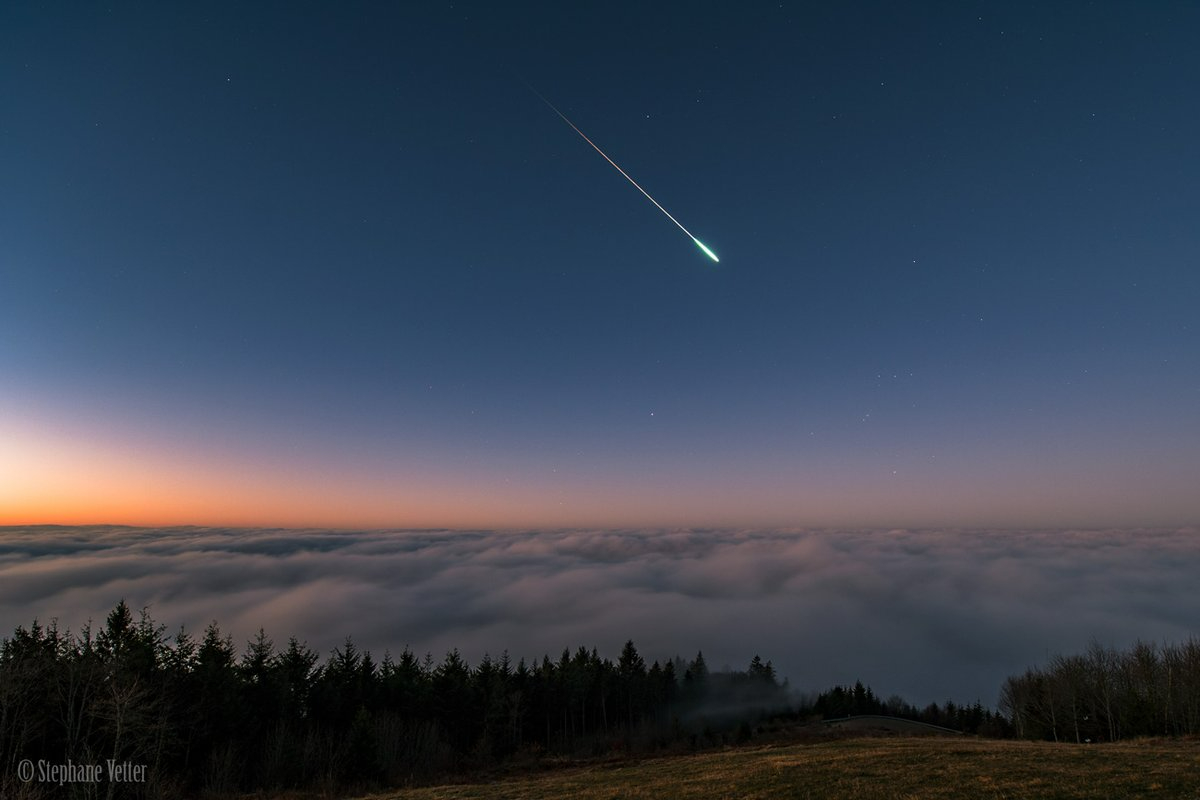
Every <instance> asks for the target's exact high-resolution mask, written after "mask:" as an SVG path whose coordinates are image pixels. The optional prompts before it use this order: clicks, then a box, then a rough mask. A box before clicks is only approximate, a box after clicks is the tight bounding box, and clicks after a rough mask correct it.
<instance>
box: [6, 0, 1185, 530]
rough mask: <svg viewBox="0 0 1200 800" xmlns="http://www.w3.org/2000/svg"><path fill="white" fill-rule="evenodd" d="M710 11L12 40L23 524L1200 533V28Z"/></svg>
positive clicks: (174, 27)
mask: <svg viewBox="0 0 1200 800" xmlns="http://www.w3.org/2000/svg"><path fill="white" fill-rule="evenodd" d="M697 8H698V7H697V6H695V5H694V4H665V5H661V6H658V7H654V8H648V7H643V6H642V5H641V4H628V5H615V6H614V5H613V4H609V3H605V4H574V3H572V4H543V5H538V4H529V3H525V4H520V5H517V6H508V7H504V6H500V5H496V4H463V3H457V2H456V3H454V4H453V5H451V4H446V3H438V4H404V5H400V6H385V5H384V4H348V3H340V4H300V3H278V4H253V6H252V7H246V6H244V5H240V4H223V5H214V4H205V5H203V6H179V5H176V4H114V6H113V7H112V8H105V7H101V6H96V5H92V4H62V5H58V6H48V5H46V4H34V3H10V4H6V5H5V6H4V8H3V9H2V10H0V98H2V99H3V108H2V110H0V183H2V185H3V187H4V191H3V192H2V193H0V436H4V437H6V438H7V439H8V440H9V442H10V443H13V444H12V445H11V446H10V447H9V448H8V453H6V454H0V477H3V478H5V479H6V480H7V481H8V484H9V486H10V489H9V491H8V493H7V497H0V501H2V504H0V522H3V521H8V522H17V523H27V522H70V521H76V522H82V521H89V522H151V523H166V522H184V523H187V522H195V523H250V524H259V523H264V524H301V525H307V524H331V525H384V524H386V525H408V524H422V525H423V524H436V525H488V526H504V525H510V524H511V525H575V524H581V525H640V524H688V525H706V524H714V525H715V524H721V525H724V524H781V525H807V524H856V525H857V524H862V525H877V524H878V525H890V524H902V525H909V524H954V525H973V524H978V525H1004V524H1017V525H1043V524H1044V525H1055V524H1100V525H1107V524H1114V525H1126V524H1149V525H1157V524H1180V523H1187V522H1195V521H1196V520H1197V518H1198V517H1200V500H1197V499H1196V496H1195V492H1194V487H1195V483H1196V477H1197V475H1198V474H1200V414H1198V405H1200V332H1198V330H1197V326H1196V324H1195V317H1196V312H1195V308H1196V305H1197V296H1198V292H1200V276H1198V273H1197V269H1196V267H1197V253H1198V252H1200V226H1198V225H1197V224H1196V220H1197V219H1198V218H1200V159H1197V157H1196V147H1195V144H1194V143H1195V142H1196V141H1200V110H1198V108H1200V106H1198V104H1197V103H1196V101H1195V85H1196V78H1197V76H1200V50H1198V49H1197V48H1196V47H1195V43H1194V34H1195V31H1196V30H1200V10H1198V9H1197V8H1196V7H1195V6H1194V5H1190V4H1184V3H1179V4H1170V3H1154V4H1136V3H1123V4H1119V3H1095V4H1083V3H1072V4H1052V5H1049V6H1043V7H1039V6H1034V5H1017V4H1012V3H970V4H965V3H942V4H927V5H924V6H921V7H915V8H914V7H901V6H899V5H897V4H892V3H876V4H867V3H860V4H811V5H805V4H794V3H782V4H780V3H769V4H757V5H754V6H752V7H749V8H746V7H740V4H739V5H738V6H735V5H734V4H729V6H728V7H727V8H718V7H713V8H704V9H702V10H697ZM523 80H526V81H528V82H529V83H530V84H532V85H533V86H535V87H536V88H537V89H538V91H540V92H542V93H543V94H545V95H546V96H547V97H548V98H549V99H550V100H551V101H552V102H554V103H555V105H557V106H558V107H559V108H560V109H561V110H562V111H563V113H565V114H566V115H567V116H568V117H570V118H571V120H572V121H573V122H574V123H575V124H576V125H577V126H579V128H580V129H581V130H582V131H583V132H584V133H586V134H587V135H588V136H589V137H591V138H592V139H593V140H594V141H595V142H596V144H597V145H599V146H600V147H601V148H603V149H604V150H605V152H607V153H608V154H609V155H610V156H611V157H612V158H613V159H614V160H615V161H616V162H617V163H619V164H620V165H621V166H622V167H623V168H624V169H625V170H626V171H628V172H629V174H630V175H631V176H633V178H634V179H635V180H637V181H638V182H639V183H640V184H641V185H642V186H643V187H645V188H646V190H647V191H649V192H650V193H651V194H652V195H654V197H655V198H656V199H657V200H658V201H659V202H660V203H662V204H663V206H665V207H666V209H667V210H668V211H670V212H671V214H673V215H675V216H676V217H677V218H678V219H679V220H680V222H682V223H683V224H684V225H686V226H687V227H688V228H689V229H690V230H691V231H692V232H693V233H694V234H695V235H696V236H697V237H699V238H700V239H702V240H704V241H705V242H706V243H707V244H709V245H710V246H711V247H712V248H713V249H714V250H716V252H717V253H718V254H720V256H721V263H720V264H713V263H711V262H709V261H708V259H706V258H705V257H704V256H703V254H702V253H700V252H699V250H698V249H697V248H696V247H695V246H694V245H693V244H692V243H691V242H690V241H689V240H688V239H687V238H686V237H685V236H684V235H683V234H682V233H681V232H680V231H679V230H678V229H677V228H676V227H675V226H674V225H672V224H671V222H670V221H669V220H667V219H666V218H665V217H664V216H663V215H662V214H660V213H659V212H658V210H657V209H655V208H654V207H653V206H652V205H651V204H650V203H649V202H647V201H646V200H645V199H644V198H643V197H642V196H641V195H639V194H638V193H637V191H636V190H635V189H634V188H633V187H632V186H630V185H629V184H628V183H627V182H626V181H625V180H624V179H623V178H622V177H621V176H620V175H619V174H618V173H617V172H616V171H615V170H613V169H612V168H611V167H610V166H609V165H608V164H606V163H605V162H604V160H603V159H601V158H600V157H599V156H598V155H597V154H596V153H595V152H594V151H593V150H592V149H591V148H589V147H588V146H587V144H586V143H585V142H584V141H582V140H581V139H580V138H579V137H578V136H576V134H575V133H574V132H572V131H571V129H570V128H569V127H567V126H566V125H565V124H563V122H562V121H561V120H559V119H558V118H557V117H556V116H555V115H554V114H553V112H551V111H550V110H549V109H547V108H546V106H545V105H543V104H542V103H541V102H540V101H539V100H538V98H537V97H536V96H535V95H534V94H533V93H532V92H530V91H529V89H528V88H526V86H525V85H524V84H523V83H522V81H523ZM12 487H15V488H12ZM3 506H8V509H7V510H6V509H4V508H3Z"/></svg>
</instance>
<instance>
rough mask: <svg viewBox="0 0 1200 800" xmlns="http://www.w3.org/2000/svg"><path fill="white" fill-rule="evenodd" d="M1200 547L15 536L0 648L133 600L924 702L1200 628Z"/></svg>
mask: <svg viewBox="0 0 1200 800" xmlns="http://www.w3.org/2000/svg"><path fill="white" fill-rule="evenodd" d="M1198 536H1200V531H1198V530H1197V529H1194V528H1186V529H1178V530H1134V531H1121V530H1107V531H1071V530H1058V531H947V530H938V531H925V530H891V531H883V530H878V531H803V530H801V531H753V530H737V531H732V530H677V531H520V532H510V531H469V532H462V531H369V532H358V531H355V532H338V531H296V530H240V529H215V528H172V529H144V528H116V527H70V528H58V527H16V528H0V632H2V633H3V634H4V635H8V634H10V633H11V631H12V630H13V628H14V627H15V626H17V625H28V624H29V623H30V622H31V621H32V620H33V618H34V617H37V618H39V619H41V620H42V621H48V620H50V619H52V618H57V619H58V620H59V624H60V626H62V627H70V628H72V629H73V630H78V629H79V627H80V626H81V625H82V624H83V623H85V622H86V621H87V620H88V619H92V620H94V621H95V623H96V624H99V623H101V622H102V621H103V617H104V615H105V614H106V613H107V612H108V610H110V609H111V608H112V606H113V605H115V603H116V602H117V601H118V600H120V599H121V598H125V599H127V600H128V602H129V603H130V604H131V605H132V606H134V607H135V608H141V607H147V606H148V607H149V609H150V612H151V614H152V615H153V617H154V618H155V619H156V620H157V621H159V622H162V623H165V624H167V625H169V626H172V627H175V626H178V625H180V624H182V625H186V626H187V627H188V628H189V629H190V630H192V631H195V632H198V631H199V630H200V629H202V628H203V626H204V625H206V624H207V623H208V622H209V621H211V620H214V619H215V620H217V621H218V622H219V623H220V625H221V627H222V629H223V630H224V631H226V632H229V633H232V634H233V635H234V637H235V640H236V641H238V642H239V644H240V643H242V642H245V640H247V639H248V638H249V637H250V636H251V635H253V633H254V632H255V631H257V629H258V628H259V627H264V628H266V630H267V633H268V634H270V635H271V636H272V637H273V638H274V639H275V640H276V641H277V642H283V641H286V638H287V637H288V636H291V635H295V636H296V637H297V638H300V639H302V640H306V641H307V642H308V643H309V645H310V646H312V647H314V648H315V649H318V650H319V651H321V652H322V654H324V653H327V652H328V651H329V650H330V649H331V648H333V647H335V646H337V645H338V644H340V643H341V641H342V640H343V639H344V638H345V637H346V636H347V635H351V636H353V637H354V639H355V641H356V642H357V643H358V644H359V645H361V646H363V647H367V648H369V649H371V650H372V651H373V652H375V653H377V654H379V655H382V652H383V651H384V650H385V649H390V650H392V651H393V652H396V651H399V650H400V649H401V648H403V647H404V646H405V645H409V646H411V647H412V648H413V649H414V650H416V651H417V652H420V653H424V652H426V651H429V652H432V653H433V655H434V657H435V658H440V657H441V655H442V654H443V653H444V652H445V651H446V650H448V649H449V648H451V647H458V648H460V649H461V650H462V651H463V652H464V654H465V655H466V656H467V657H468V658H469V659H470V660H472V662H474V661H475V660H476V659H478V658H479V657H480V656H481V655H482V654H483V653H484V652H491V653H492V654H498V653H499V651H501V650H503V649H505V648H507V649H508V650H509V651H510V652H511V654H512V655H513V656H514V658H516V657H522V656H523V657H527V658H533V657H540V656H541V655H542V654H544V653H549V654H551V655H552V656H556V655H557V654H558V653H559V652H560V651H561V650H562V648H564V647H570V648H572V649H574V648H575V647H577V646H578V645H580V644H583V645H587V646H589V647H591V646H593V645H594V646H597V647H598V648H599V649H600V651H601V653H602V654H604V655H607V656H610V657H615V656H616V655H617V653H618V652H619V650H620V647H621V645H622V644H623V642H624V641H625V640H626V639H628V638H632V639H633V640H634V641H635V642H636V643H637V645H638V647H639V649H640V650H641V651H642V653H643V655H645V656H646V657H647V658H648V659H656V658H657V659H662V658H667V657H671V656H674V655H682V656H685V657H691V656H693V655H694V654H695V652H696V651H697V650H703V651H704V653H705V657H706V659H707V660H708V662H709V664H710V665H712V666H714V667H720V666H722V665H726V664H728V665H731V666H735V667H739V668H744V666H745V665H746V663H748V662H749V660H750V658H751V657H752V656H753V655H755V654H761V655H762V657H763V658H764V659H766V658H770V659H772V660H774V662H775V664H776V665H777V667H778V668H779V671H780V673H781V674H783V675H786V676H788V677H789V678H790V680H791V682H792V684H793V686H796V687H797V688H801V689H808V688H823V687H825V686H827V685H829V684H832V683H838V682H852V681H854V680H856V679H862V680H863V681H864V682H867V683H870V684H871V685H872V686H873V687H874V688H875V689H876V691H877V692H879V693H881V694H883V695H885V696H886V695H888V694H892V693H899V694H902V695H904V696H905V697H906V699H909V700H910V701H913V702H918V703H923V702H929V701H933V700H939V701H940V700H944V699H946V697H953V698H954V699H956V700H959V701H968V702H969V701H974V700H975V699H976V698H978V699H981V700H982V701H983V702H985V703H994V702H995V699H996V694H997V691H998V689H999V685H1000V682H1001V681H1002V680H1003V678H1004V677H1005V676H1006V675H1008V674H1011V673H1013V672H1016V671H1019V670H1023V669H1024V667H1025V666H1027V665H1029V664H1032V663H1037V662H1040V661H1042V660H1044V659H1045V657H1046V656H1047V654H1052V653H1054V652H1059V651H1065V652H1070V651H1075V650H1078V649H1081V648H1083V647H1084V646H1086V644H1087V642H1088V640H1089V639H1090V638H1092V637H1095V638H1097V639H1099V640H1100V641H1101V642H1103V643H1106V644H1108V643H1111V644H1116V645H1119V646H1120V645H1125V644H1128V643H1129V642H1131V641H1132V640H1133V639H1135V638H1138V637H1141V638H1147V639H1163V638H1169V639H1180V638H1183V637H1186V636H1189V635H1196V634H1198V633H1200V628H1198V627H1197V625H1198V623H1197V622H1196V620H1197V619H1200V595H1198V594H1197V593H1196V592H1195V591H1193V590H1192V588H1191V587H1192V586H1193V585H1194V576H1195V575H1197V574H1200V548H1198V547H1197V546H1196V544H1197V539H1198Z"/></svg>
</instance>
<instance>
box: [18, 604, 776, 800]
mask: <svg viewBox="0 0 1200 800" xmlns="http://www.w3.org/2000/svg"><path fill="white" fill-rule="evenodd" d="M789 698H790V693H789V691H788V689H787V687H786V685H784V684H781V683H780V682H779V681H778V680H777V678H776V675H775V671H774V667H773V666H772V664H771V662H769V661H766V662H764V661H763V660H762V659H760V658H759V657H758V656H755V657H754V659H753V660H752V661H751V663H750V665H749V667H748V669H746V670H745V671H729V672H712V671H710V670H709V668H708V665H707V664H706V663H705V660H704V656H703V654H701V653H697V654H696V656H695V658H693V659H691V660H690V661H685V660H683V659H671V660H667V661H664V662H659V661H654V662H652V663H650V664H647V663H646V661H645V659H644V658H643V656H642V655H641V654H640V653H639V652H638V650H637V648H636V647H635V646H634V644H633V642H627V643H626V644H625V646H624V648H623V649H622V651H621V653H620V656H619V657H618V659H617V660H616V661H613V660H611V659H607V658H601V657H600V656H599V654H598V653H597V651H596V650H595V649H591V650H589V649H587V648H585V647H580V648H578V649H577V650H575V651H574V652H572V651H570V650H563V652H562V653H561V655H560V656H559V657H558V658H557V659H553V658H551V657H549V656H545V657H543V658H542V659H541V660H540V661H534V662H526V661H525V660H519V661H517V662H516V663H514V662H513V661H512V659H511V658H510V657H509V656H508V654H507V653H502V654H501V655H500V656H499V657H498V658H497V657H492V656H484V657H483V659H482V660H481V661H480V662H479V663H478V664H476V665H474V666H472V665H470V664H468V663H467V662H466V660H465V659H464V658H463V657H462V655H461V654H460V653H459V652H458V651H457V650H452V651H451V652H449V653H447V654H446V655H445V657H444V658H443V659H442V660H441V661H440V662H435V661H434V659H433V658H432V657H431V656H428V655H427V656H424V657H418V656H417V655H416V654H414V653H413V652H412V651H411V650H408V649H405V650H404V651H403V652H402V653H400V654H399V655H398V656H396V657H392V656H391V655H385V656H384V657H383V659H382V660H377V659H376V658H375V656H373V655H372V654H371V653H370V652H367V651H365V650H361V649H359V648H358V647H357V646H356V645H355V644H354V642H353V641H351V640H349V639H347V640H346V641H345V643H344V644H343V645H342V646H341V647H338V648H335V649H334V650H333V652H332V653H331V654H330V655H329V657H328V658H327V659H326V660H325V661H324V662H323V663H322V662H321V660H320V659H319V657H318V655H317V654H316V653H315V652H313V651H312V650H310V649H309V648H307V647H306V646H305V645H304V644H302V643H300V642H299V641H297V640H296V639H294V638H293V639H289V640H288V641H287V643H286V644H284V645H281V646H280V645H276V643H275V642H274V641H273V640H272V639H271V638H270V637H269V636H267V634H266V633H265V632H263V631H260V632H259V633H258V635H257V636H256V637H254V639H253V640H251V641H250V642H248V643H247V644H246V646H245V648H244V650H242V651H240V652H239V650H238V648H237V647H236V646H235V644H234V642H233V640H232V639H231V638H230V637H229V636H226V635H224V634H222V632H221V630H220V628H219V627H218V626H217V624H216V623H215V622H214V623H212V624H210V625H209V626H208V627H207V628H206V629H205V630H204V632H203V634H202V635H201V636H200V637H199V638H198V639H197V638H195V637H193V636H192V635H191V634H190V633H188V632H186V631H183V630H180V631H179V632H177V633H176V634H174V635H172V636H169V635H167V632H166V629H165V627H164V626H162V625H159V624H157V623H156V622H155V621H154V620H153V619H151V617H150V615H149V614H148V613H145V612H143V613H142V614H141V615H140V617H139V618H135V617H134V615H133V613H132V612H131V610H130V608H129V607H128V605H127V604H126V603H124V602H123V601H122V602H121V603H120V604H118V605H117V606H116V608H114V609H113V611H112V612H111V613H110V614H109V615H108V617H107V619H106V620H105V623H104V625H103V627H102V628H100V629H99V630H98V631H94V630H92V629H91V628H90V627H85V628H84V629H83V630H82V631H81V632H80V633H79V634H78V635H73V634H70V633H64V632H62V631H60V630H59V629H58V628H57V626H56V625H53V624H52V625H50V626H42V625H40V624H38V623H36V622H35V623H34V624H33V625H31V626H30V627H29V628H24V627H21V628H18V629H17V630H16V632H15V633H14V635H13V636H12V638H10V639H5V640H3V642H2V643H0V796H3V797H9V796H14V795H15V794H16V791H17V790H18V789H20V790H21V791H22V792H24V794H23V795H22V796H25V797H33V796H37V791H38V786H37V784H32V785H30V784H18V783H16V781H15V777H14V776H16V774H17V772H16V769H17V765H18V763H19V762H20V761H22V760H24V759H32V760H34V761H37V760H39V759H45V760H46V761H49V762H51V763H55V764H60V763H64V762H66V761H68V760H70V761H73V762H75V763H87V764H92V763H101V762H103V761H105V760H106V759H114V760H116V761H117V762H123V761H130V762H134V763H137V764H145V765H147V766H148V771H147V783H146V784H133V785H123V786H119V787H115V790H116V792H117V795H118V796H125V795H127V796H137V797H177V796H193V795H196V794H200V793H209V794H217V795H224V794H234V793H239V792H246V791H275V790H284V789H289V788H302V789H316V790H318V791H335V790H341V789H346V788H350V787H370V786H382V785H400V784H405V783H411V782H414V781H421V780H426V779H431V778H433V777H436V776H439V775H447V774H454V773H459V772H463V771H470V770H478V769H486V768H488V767H491V766H494V765H498V764H501V763H504V762H506V761H512V760H520V759H523V760H529V759H536V758H538V757H541V756H590V755H601V754H608V753H613V752H651V751H655V750H661V749H663V748H668V747H674V748H682V749H687V748H699V747H705V746H713V745H719V744H722V743H725V742H732V741H733V739H734V736H735V733H740V734H741V735H742V736H743V737H744V736H745V735H746V734H747V732H748V731H749V728H748V725H747V721H753V720H755V719H758V718H761V717H762V716H763V715H764V714H765V713H766V712H767V711H769V710H773V709H779V708H781V707H783V706H785V705H786V704H787V703H788V700H789ZM739 724H740V725H741V727H738V726H739ZM110 788H114V787H112V786H111V785H110V786H102V787H101V789H102V791H100V795H99V796H108V795H107V794H106V792H107V791H108V789H110ZM49 789H53V790H55V791H54V792H52V793H53V794H55V796H61V794H62V793H63V792H64V791H65V792H70V791H75V792H76V793H77V794H78V795H79V796H96V792H97V788H96V786H94V785H90V786H75V787H74V788H72V786H71V785H67V786H65V787H62V788H61V789H60V787H58V786H52V787H49ZM43 790H48V789H47V788H46V787H43ZM88 792H91V793H90V794H89V793H88Z"/></svg>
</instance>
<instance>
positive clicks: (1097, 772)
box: [371, 738, 1200, 800]
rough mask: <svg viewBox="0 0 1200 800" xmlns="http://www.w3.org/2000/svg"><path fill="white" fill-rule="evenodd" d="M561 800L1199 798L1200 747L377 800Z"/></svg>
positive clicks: (843, 762) (688, 771)
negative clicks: (515, 799) (512, 799)
mask: <svg viewBox="0 0 1200 800" xmlns="http://www.w3.org/2000/svg"><path fill="white" fill-rule="evenodd" d="M559 797H570V798H581V799H582V800H600V798H647V799H648V798H656V799H657V798H808V797H811V798H831V800H840V799H841V798H846V800H849V799H850V798H889V800H890V799H891V798H897V799H898V798H917V797H920V798H964V799H965V798H1038V800H1041V799H1042V798H1062V799H1065V798H1135V797H1146V798H1157V797H1162V798H1168V797H1170V798H1196V799H1197V800H1200V742H1198V741H1174V740H1146V741H1138V742H1125V743H1118V744H1093V745H1073V744H1072V745H1068V744H1050V743H1037V742H1008V741H994V740H987V739H946V738H899V739H897V738H892V739H878V738H874V739H844V740H839V741H827V742H819V743H814V744H791V745H785V746H766V747H746V748H739V749H730V750H724V751H719V752H710V753H702V754H698V755H686V756H675V757H667V758H656V759H646V760H643V761H622V762H616V763H609V764H596V765H590V766H587V767H573V768H564V769H561V770H556V771H553V772H549V773H544V774H539V775H536V776H529V777H521V778H505V779H502V780H498V781H496V782H492V783H486V784H463V785H450V786H436V787H427V788H421V789H409V790H404V791H399V792H390V793H386V794H380V795H372V796H371V800H450V799H451V798H454V799H455V800H459V799H460V798H461V799H463V800H465V799H466V798H480V799H481V800H482V799H483V798H489V799H493V798H559Z"/></svg>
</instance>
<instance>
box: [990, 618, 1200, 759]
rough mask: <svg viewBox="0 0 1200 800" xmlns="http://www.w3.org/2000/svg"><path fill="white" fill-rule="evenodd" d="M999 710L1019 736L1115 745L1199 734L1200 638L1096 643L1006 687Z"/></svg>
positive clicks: (1010, 681)
mask: <svg viewBox="0 0 1200 800" xmlns="http://www.w3.org/2000/svg"><path fill="white" fill-rule="evenodd" d="M1000 710H1001V712H1002V713H1004V714H1005V715H1007V716H1008V718H1009V719H1010V720H1011V721H1012V725H1013V728H1014V730H1015V732H1016V735H1017V736H1019V737H1021V738H1026V739H1046V740H1050V741H1055V742H1115V741H1118V740H1120V739H1129V738H1133V737H1138V736H1194V735H1196V734H1200V640H1197V639H1194V638H1189V639H1188V640H1187V641H1185V642H1183V643H1182V644H1171V643H1165V644H1162V645H1155V644H1152V643H1147V642H1140V641H1139V642H1137V643H1136V644H1134V645H1133V647H1131V648H1130V649H1128V650H1116V649H1114V648H1112V647H1104V646H1102V645H1100V644H1099V643H1097V642H1092V644H1091V646H1090V647H1088V649H1087V651H1086V652H1085V653H1083V654H1081V655H1072V656H1063V655H1057V656H1054V657H1053V658H1052V659H1050V662H1049V663H1048V664H1047V665H1046V666H1044V667H1032V668H1030V669H1028V670H1026V672H1025V674H1023V675H1015V676H1012V677H1010V678H1008V679H1007V680H1006V681H1005V682H1004V686H1003V687H1002V689H1001V692H1000Z"/></svg>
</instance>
